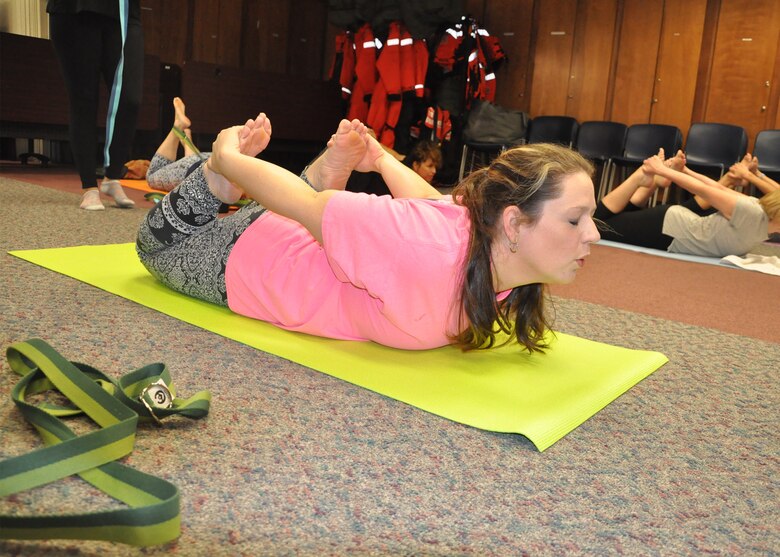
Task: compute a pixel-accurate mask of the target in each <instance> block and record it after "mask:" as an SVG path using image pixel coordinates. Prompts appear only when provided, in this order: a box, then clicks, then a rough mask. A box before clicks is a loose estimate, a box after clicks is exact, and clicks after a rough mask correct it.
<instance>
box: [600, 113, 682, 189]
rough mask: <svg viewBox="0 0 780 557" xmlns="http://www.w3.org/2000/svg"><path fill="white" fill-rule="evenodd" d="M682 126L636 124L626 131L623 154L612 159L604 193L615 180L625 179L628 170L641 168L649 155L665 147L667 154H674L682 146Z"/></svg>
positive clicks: (655, 153) (610, 187)
mask: <svg viewBox="0 0 780 557" xmlns="http://www.w3.org/2000/svg"><path fill="white" fill-rule="evenodd" d="M682 142H683V137H682V132H681V131H680V128H678V127H677V126H669V125H666V124H634V125H633V126H629V128H628V132H627V133H626V147H625V149H624V150H623V155H622V156H620V157H613V158H612V159H610V163H609V164H610V171H609V176H608V177H607V182H606V186H605V188H604V191H603V194H604V195H606V194H607V193H608V192H609V191H610V190H611V189H612V187H613V185H614V183H615V180H616V179H619V180H621V181H622V180H624V179H625V177H626V175H627V174H628V172H629V171H630V172H633V171H634V170H636V169H637V168H639V167H640V166H641V165H642V163H643V162H644V160H645V159H646V158H648V157H652V156H653V155H657V154H658V149H660V148H661V147H663V149H664V153H665V154H666V155H667V156H670V157H671V156H673V155H674V154H675V153H676V152H677V151H678V150H679V149H680V148H681V147H682Z"/></svg>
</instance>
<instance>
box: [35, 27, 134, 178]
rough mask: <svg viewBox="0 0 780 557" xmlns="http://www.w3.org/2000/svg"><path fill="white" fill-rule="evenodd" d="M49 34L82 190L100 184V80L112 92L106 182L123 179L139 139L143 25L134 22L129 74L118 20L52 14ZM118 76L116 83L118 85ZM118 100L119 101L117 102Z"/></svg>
mask: <svg viewBox="0 0 780 557" xmlns="http://www.w3.org/2000/svg"><path fill="white" fill-rule="evenodd" d="M49 30H50V35H51V41H52V44H53V46H54V51H55V52H56V53H57V58H58V59H59V61H60V67H61V68H62V74H63V77H64V79H65V88H66V89H67V91H68V99H69V101H70V126H69V132H70V133H69V135H70V144H71V149H72V150H73V158H74V160H75V162H76V168H77V170H78V173H79V176H80V177H81V187H82V188H93V187H95V186H96V185H97V179H96V177H95V170H96V168H97V166H98V163H97V116H98V114H97V113H98V98H99V94H98V92H99V87H100V78H101V77H102V78H103V80H104V81H105V83H106V85H107V86H108V88H109V93H111V91H112V89H113V90H114V93H113V95H111V94H109V107H108V114H107V118H106V146H107V149H106V152H105V153H104V157H103V159H104V162H103V165H101V166H105V168H106V170H105V173H106V177H107V178H111V179H117V178H121V177H122V175H123V174H124V164H125V163H126V162H127V161H128V159H129V156H130V150H131V148H132V144H133V136H134V135H135V127H136V123H137V119H138V110H139V107H140V106H141V96H142V93H143V63H144V42H143V30H142V28H141V22H140V20H137V19H135V18H129V19H128V22H127V36H126V38H125V48H124V61H123V71H122V72H121V74H120V75H115V74H116V73H117V72H116V70H117V66H118V64H119V62H120V59H121V56H120V55H121V54H122V30H121V29H120V22H119V20H117V19H114V18H111V17H108V16H104V15H100V14H96V13H92V12H81V13H78V14H63V13H52V14H49ZM115 77H116V80H115ZM111 98H114V100H115V102H114V103H112V102H111Z"/></svg>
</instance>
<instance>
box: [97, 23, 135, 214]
mask: <svg viewBox="0 0 780 557" xmlns="http://www.w3.org/2000/svg"><path fill="white" fill-rule="evenodd" d="M125 15H126V19H125V21H126V25H127V29H126V33H125V36H124V45H123V44H122V43H123V30H122V28H121V23H122V22H121V21H115V20H111V22H110V24H107V25H106V26H105V28H104V32H105V35H104V52H103V57H102V60H101V72H102V74H103V78H104V79H105V81H106V84H107V85H108V87H109V93H110V94H109V102H108V112H107V114H106V145H105V150H104V155H103V157H104V164H105V167H106V169H105V180H104V181H103V183H102V184H101V186H100V191H101V192H103V193H105V194H108V195H110V196H111V197H113V198H114V201H115V202H116V205H117V206H118V207H124V208H128V207H133V206H134V205H135V203H134V202H133V200H132V199H130V198H128V197H127V195H125V192H124V190H123V189H122V186H121V185H120V183H119V179H120V178H122V176H123V175H124V170H125V168H124V165H125V163H126V162H127V161H128V160H129V158H130V151H131V149H132V145H133V138H134V137H135V129H136V125H137V123H138V111H139V109H140V106H141V97H142V94H143V77H144V71H143V70H144V40H143V28H142V26H141V22H140V20H136V19H130V18H129V14H125Z"/></svg>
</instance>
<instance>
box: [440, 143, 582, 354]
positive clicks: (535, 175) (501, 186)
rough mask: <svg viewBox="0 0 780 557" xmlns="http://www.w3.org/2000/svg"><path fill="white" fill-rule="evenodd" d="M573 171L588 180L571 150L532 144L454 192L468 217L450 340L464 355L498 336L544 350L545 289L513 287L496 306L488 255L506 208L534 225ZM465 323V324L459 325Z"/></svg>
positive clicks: (514, 150)
mask: <svg viewBox="0 0 780 557" xmlns="http://www.w3.org/2000/svg"><path fill="white" fill-rule="evenodd" d="M578 172H585V173H586V174H588V176H591V177H592V176H593V165H592V164H591V163H590V162H588V161H587V160H585V158H583V157H582V156H581V155H580V154H579V153H577V152H576V151H573V150H572V149H569V148H568V147H563V146H561V145H553V144H548V143H533V144H529V145H522V146H520V147H515V148H512V149H509V150H507V151H504V152H503V153H502V154H501V155H499V156H498V157H497V158H496V159H495V160H494V161H493V162H492V163H491V164H490V165H489V166H487V167H485V168H481V169H479V170H477V171H475V172H473V173H472V174H470V175H468V176H467V177H466V178H464V180H463V181H462V182H461V183H460V184H459V185H458V186H456V187H455V189H454V190H453V192H452V195H453V198H454V199H455V202H456V203H458V204H460V205H463V206H464V207H466V208H467V209H468V211H469V216H470V217H471V232H470V242H469V247H468V252H467V254H466V262H465V265H464V267H463V271H462V277H461V295H460V307H461V309H462V311H461V312H460V316H461V318H460V321H461V322H460V323H459V331H460V332H459V333H457V334H455V335H452V337H451V339H452V340H453V342H454V343H455V344H456V345H458V346H460V347H461V348H462V349H463V350H473V349H479V348H490V347H492V346H494V345H495V344H496V335H497V334H498V333H500V332H503V333H506V334H508V335H510V338H509V339H507V342H508V341H509V340H511V337H514V338H515V339H516V340H517V342H518V343H519V344H520V345H521V346H524V347H525V348H526V349H527V350H528V351H529V352H534V351H542V350H543V349H544V348H546V347H547V345H546V344H545V341H544V336H545V333H546V332H547V329H548V328H549V324H548V322H547V319H546V316H545V312H544V297H545V288H544V285H543V284H538V283H537V284H526V285H523V286H518V287H515V288H513V289H512V291H511V292H510V294H509V295H508V296H507V297H506V298H505V299H504V300H503V301H501V302H498V301H496V292H495V290H494V286H493V265H492V260H491V250H492V245H493V241H494V238H495V236H496V234H497V233H498V225H499V222H500V217H501V215H502V213H503V211H504V209H505V208H506V207H508V206H510V205H514V206H516V207H518V208H519V209H520V210H521V211H522V212H523V214H524V215H525V216H526V217H527V218H528V219H529V221H530V222H531V223H533V222H535V221H537V220H538V219H539V217H540V216H541V214H542V210H543V206H544V204H545V202H546V201H549V200H550V199H556V198H558V197H560V195H561V193H562V189H561V184H562V182H563V180H564V179H565V178H566V177H567V176H570V175H572V174H576V173H578ZM464 318H465V319H467V320H468V322H467V323H463V322H462V321H463V319H464ZM512 320H514V322H513V321H512Z"/></svg>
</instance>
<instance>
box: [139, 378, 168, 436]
mask: <svg viewBox="0 0 780 557" xmlns="http://www.w3.org/2000/svg"><path fill="white" fill-rule="evenodd" d="M146 395H149V400H151V402H152V404H153V405H154V408H157V409H160V408H163V409H165V408H170V407H171V406H173V395H172V394H171V391H170V389H169V388H168V385H166V384H165V381H163V380H162V379H158V380H157V381H155V382H154V383H150V384H148V385H147V386H146V387H144V388H143V390H142V391H141V394H140V395H138V400H140V401H141V404H143V405H144V406H145V407H146V409H147V410H148V411H149V415H150V416H151V417H152V418H153V419H154V421H155V422H157V424H158V425H162V422H161V421H160V418H158V417H157V415H156V414H155V413H154V410H153V409H152V406H151V405H150V404H149V403H148V402H147V400H146Z"/></svg>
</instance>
